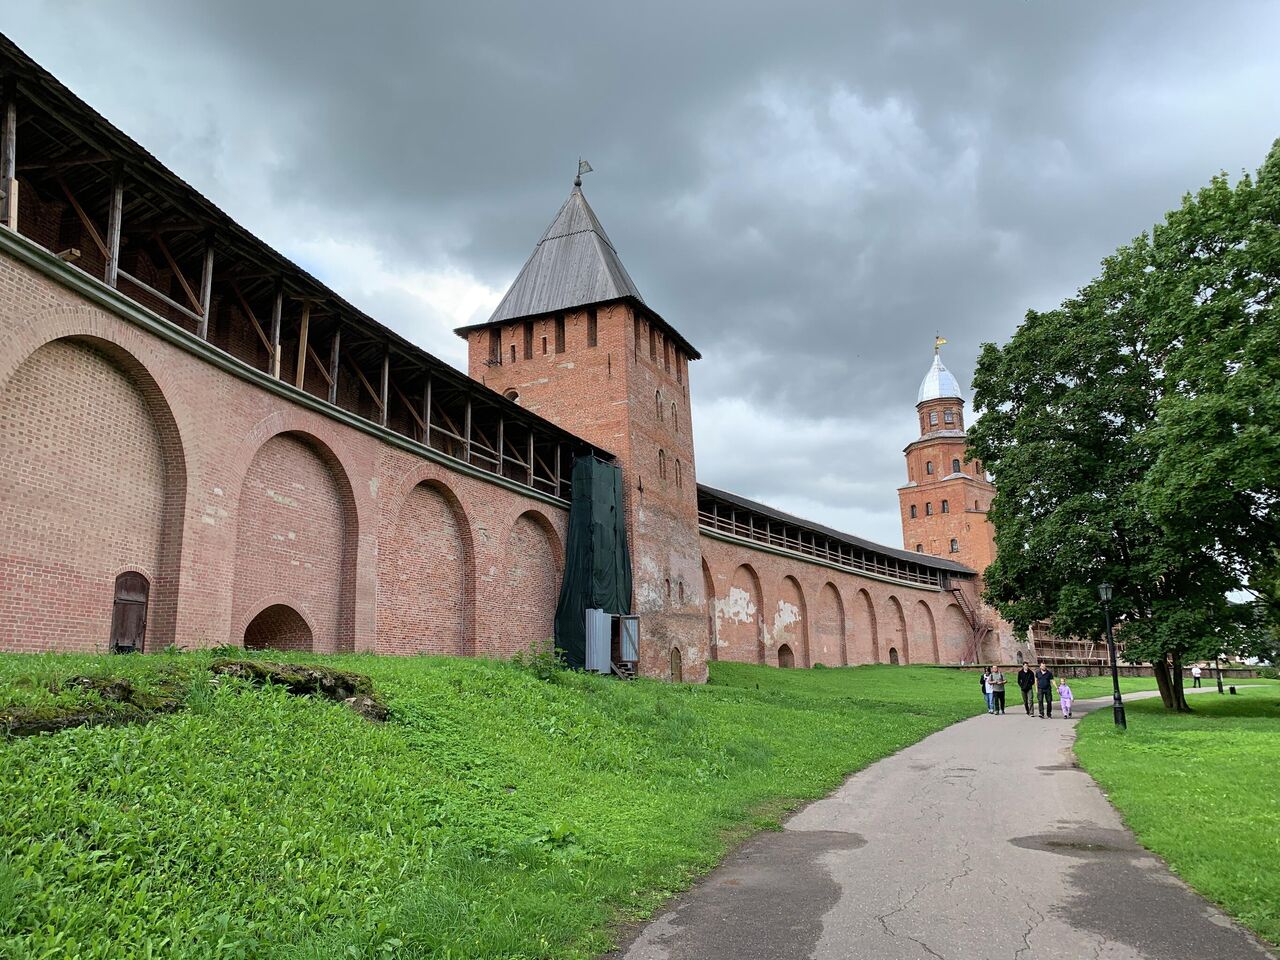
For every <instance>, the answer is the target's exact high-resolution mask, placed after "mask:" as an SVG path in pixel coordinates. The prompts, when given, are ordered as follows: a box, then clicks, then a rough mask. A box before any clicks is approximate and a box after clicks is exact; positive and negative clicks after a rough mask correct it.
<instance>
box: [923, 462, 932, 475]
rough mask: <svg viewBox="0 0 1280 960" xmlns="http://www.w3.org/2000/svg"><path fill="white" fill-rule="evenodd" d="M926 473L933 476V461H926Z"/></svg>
mask: <svg viewBox="0 0 1280 960" xmlns="http://www.w3.org/2000/svg"><path fill="white" fill-rule="evenodd" d="M924 472H925V473H927V474H929V475H930V476H933V461H932V460H926V461H925V464H924Z"/></svg>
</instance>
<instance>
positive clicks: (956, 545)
mask: <svg viewBox="0 0 1280 960" xmlns="http://www.w3.org/2000/svg"><path fill="white" fill-rule="evenodd" d="M951 552H952V553H959V552H960V541H959V540H957V539H956V538H955V537H952V538H951Z"/></svg>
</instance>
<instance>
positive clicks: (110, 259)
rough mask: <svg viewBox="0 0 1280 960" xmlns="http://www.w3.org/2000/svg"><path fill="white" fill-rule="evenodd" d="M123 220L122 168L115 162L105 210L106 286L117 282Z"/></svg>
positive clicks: (104, 276) (114, 284) (104, 273)
mask: <svg viewBox="0 0 1280 960" xmlns="http://www.w3.org/2000/svg"><path fill="white" fill-rule="evenodd" d="M123 222H124V168H123V167H121V166H120V164H116V165H115V166H114V167H113V168H112V170H111V206H110V207H109V208H108V210H107V265H106V269H105V270H104V271H103V279H104V280H105V281H106V282H107V285H108V286H111V287H114V286H116V284H117V283H118V282H119V281H118V277H119V273H120V226H121V224H122V223H123Z"/></svg>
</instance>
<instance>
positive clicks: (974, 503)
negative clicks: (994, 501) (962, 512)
mask: <svg viewBox="0 0 1280 960" xmlns="http://www.w3.org/2000/svg"><path fill="white" fill-rule="evenodd" d="M973 509H975V510H981V509H982V508H981V507H979V506H978V501H977V500H975V501H973Z"/></svg>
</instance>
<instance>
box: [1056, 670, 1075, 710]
mask: <svg viewBox="0 0 1280 960" xmlns="http://www.w3.org/2000/svg"><path fill="white" fill-rule="evenodd" d="M1073 699H1074V697H1073V696H1072V694H1071V687H1070V686H1068V685H1067V681H1065V680H1061V681H1059V682H1058V704H1059V706H1061V707H1062V719H1063V720H1070V719H1071V701H1072V700H1073Z"/></svg>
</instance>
